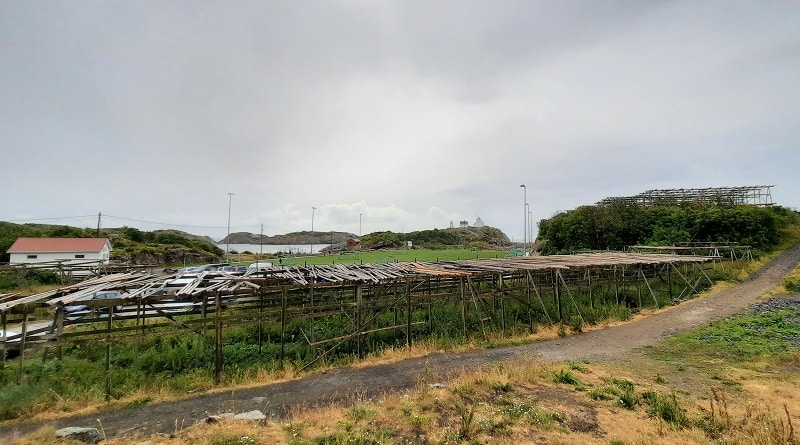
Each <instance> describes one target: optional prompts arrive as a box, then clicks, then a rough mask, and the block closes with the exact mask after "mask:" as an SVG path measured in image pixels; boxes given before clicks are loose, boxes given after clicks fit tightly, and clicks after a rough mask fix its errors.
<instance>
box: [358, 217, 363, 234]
mask: <svg viewBox="0 0 800 445" xmlns="http://www.w3.org/2000/svg"><path fill="white" fill-rule="evenodd" d="M362 216H364V214H363V213H359V214H358V237H359V238H361V217H362Z"/></svg>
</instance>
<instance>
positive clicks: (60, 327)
mask: <svg viewBox="0 0 800 445" xmlns="http://www.w3.org/2000/svg"><path fill="white" fill-rule="evenodd" d="M63 333H64V305H63V304H60V305H58V308H56V342H57V343H58V346H56V359H57V360H61V359H62V358H63V355H62V350H61V349H62V348H61V334H63Z"/></svg>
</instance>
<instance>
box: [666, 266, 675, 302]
mask: <svg viewBox="0 0 800 445" xmlns="http://www.w3.org/2000/svg"><path fill="white" fill-rule="evenodd" d="M671 266H672V263H670V264H669V265H668V266H667V283H668V285H669V299H670V301H672V299H673V298H674V297H673V295H672V267H671Z"/></svg>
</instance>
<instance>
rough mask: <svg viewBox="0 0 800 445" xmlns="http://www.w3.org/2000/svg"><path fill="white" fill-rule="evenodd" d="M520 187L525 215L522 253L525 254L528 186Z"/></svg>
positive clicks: (526, 248)
mask: <svg viewBox="0 0 800 445" xmlns="http://www.w3.org/2000/svg"><path fill="white" fill-rule="evenodd" d="M520 187H522V212H523V216H524V220H523V221H524V222H523V224H522V233H523V235H522V254H523V255H524V254H525V253H526V252H527V251H528V246H527V244H528V188H527V187H525V184H521V185H520Z"/></svg>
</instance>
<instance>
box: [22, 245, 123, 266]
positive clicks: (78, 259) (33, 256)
mask: <svg viewBox="0 0 800 445" xmlns="http://www.w3.org/2000/svg"><path fill="white" fill-rule="evenodd" d="M110 250H111V249H110V248H109V246H108V243H106V245H105V246H104V247H103V250H101V251H100V252H19V253H11V254H9V257H10V258H9V264H34V263H47V262H53V261H62V262H64V264H76V263H87V262H89V261H98V262H101V263H104V264H108V259H109V255H110Z"/></svg>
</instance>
